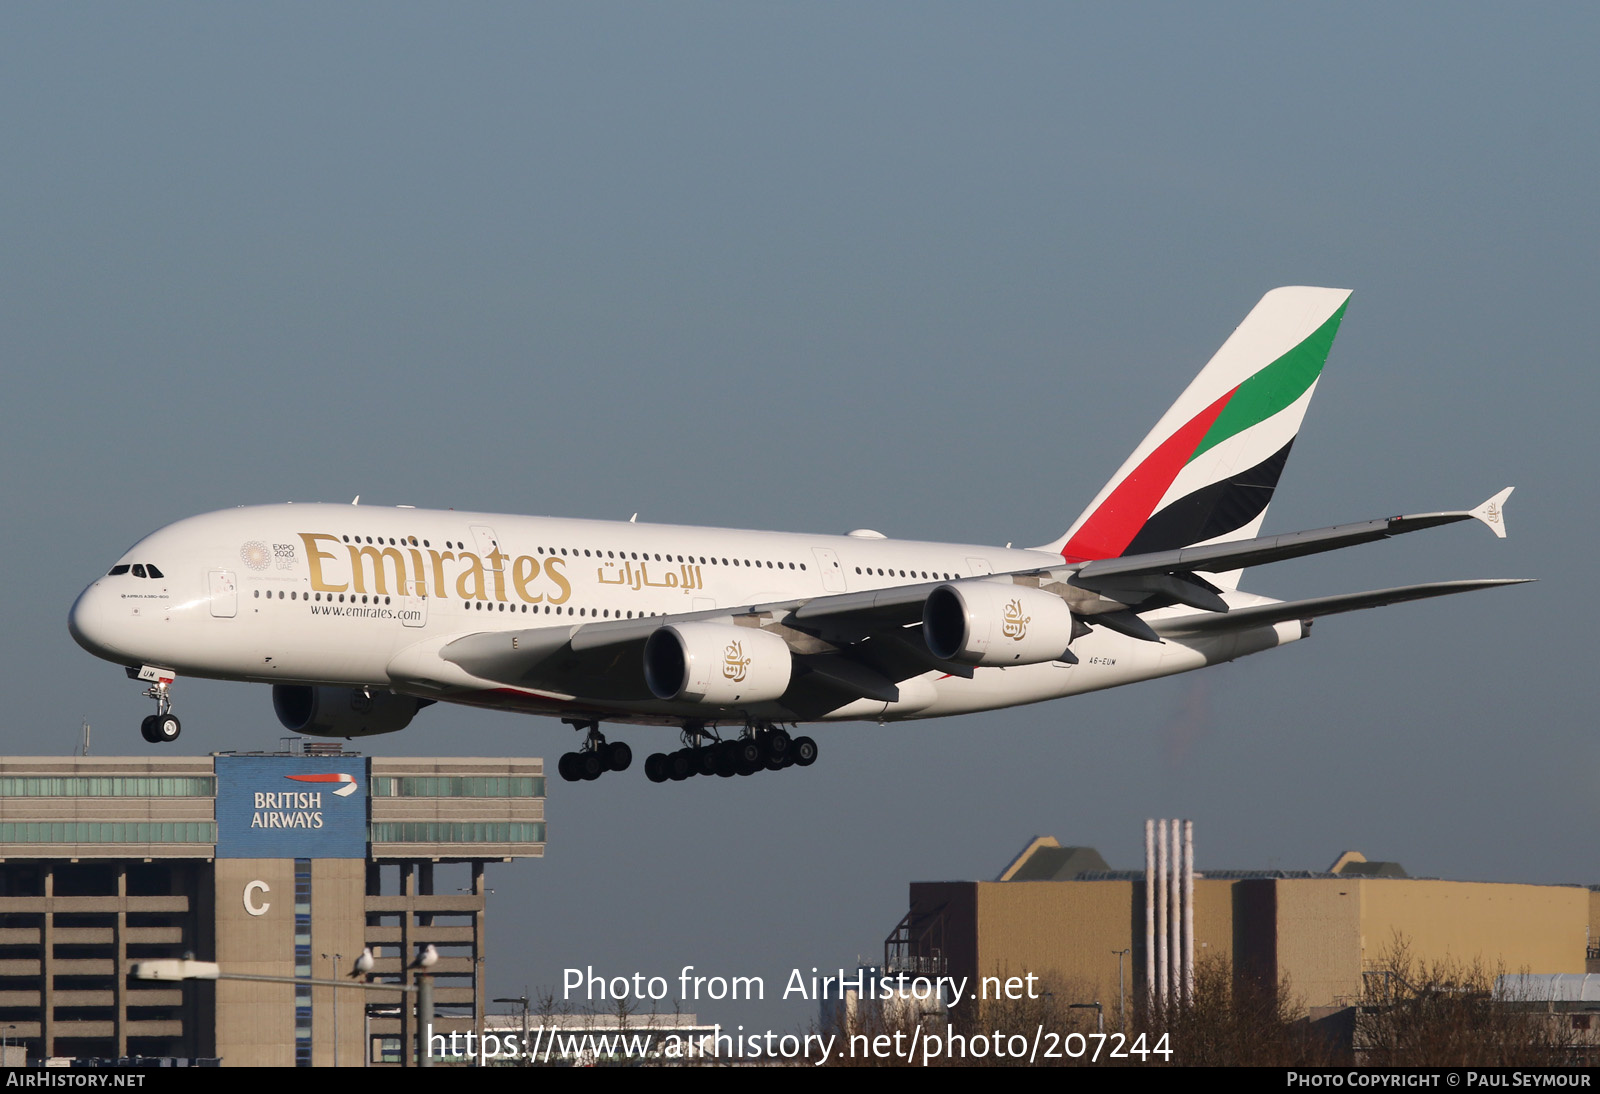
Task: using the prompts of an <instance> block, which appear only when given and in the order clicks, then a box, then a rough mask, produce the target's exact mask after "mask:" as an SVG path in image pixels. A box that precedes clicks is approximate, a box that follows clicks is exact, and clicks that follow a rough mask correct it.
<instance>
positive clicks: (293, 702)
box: [272, 684, 421, 737]
mask: <svg viewBox="0 0 1600 1094" xmlns="http://www.w3.org/2000/svg"><path fill="white" fill-rule="evenodd" d="M420 705H421V704H419V703H418V702H417V700H415V699H413V698H411V697H410V696H409V695H394V694H391V693H390V692H387V691H378V690H376V689H374V690H373V691H372V694H371V695H370V696H369V695H368V694H367V692H366V691H364V690H362V689H361V688H313V687H307V686H305V685H303V684H273V685H272V710H273V713H275V714H277V716H278V721H279V723H281V724H282V726H283V728H284V729H287V730H291V731H293V732H295V733H309V734H311V735H313V736H315V737H370V736H372V735H373V734H374V733H394V732H395V731H397V730H401V729H404V728H406V726H408V725H410V724H411V719H412V718H413V717H414V716H415V715H416V713H417V710H418V708H419V706H420Z"/></svg>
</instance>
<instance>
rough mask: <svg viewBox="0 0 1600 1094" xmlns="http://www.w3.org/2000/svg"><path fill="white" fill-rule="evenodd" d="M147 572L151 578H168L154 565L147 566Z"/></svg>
mask: <svg viewBox="0 0 1600 1094" xmlns="http://www.w3.org/2000/svg"><path fill="white" fill-rule="evenodd" d="M145 570H146V571H147V572H148V573H149V574H150V576H151V577H166V576H167V575H166V574H164V573H162V572H161V571H160V570H158V569H156V568H155V566H154V565H153V564H152V565H149V566H146V567H145Z"/></svg>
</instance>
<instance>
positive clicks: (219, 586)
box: [206, 570, 239, 619]
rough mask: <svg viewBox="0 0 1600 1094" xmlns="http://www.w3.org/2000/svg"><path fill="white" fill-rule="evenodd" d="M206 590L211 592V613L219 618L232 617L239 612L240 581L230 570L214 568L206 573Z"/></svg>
mask: <svg viewBox="0 0 1600 1094" xmlns="http://www.w3.org/2000/svg"><path fill="white" fill-rule="evenodd" d="M206 591H207V592H209V593H210V594H211V614H212V615H213V616H215V617H216V618H218V619H232V618H233V617H234V616H236V615H238V614H239V583H238V582H237V581H236V580H235V579H234V576H233V573H232V572H231V571H229V570H212V571H211V572H209V573H208V574H206Z"/></svg>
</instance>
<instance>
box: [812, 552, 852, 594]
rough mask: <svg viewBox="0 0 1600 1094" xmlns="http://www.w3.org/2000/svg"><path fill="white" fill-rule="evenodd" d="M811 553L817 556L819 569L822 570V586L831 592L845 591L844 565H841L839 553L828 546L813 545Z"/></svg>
mask: <svg viewBox="0 0 1600 1094" xmlns="http://www.w3.org/2000/svg"><path fill="white" fill-rule="evenodd" d="M811 553H812V554H813V555H815V556H816V558H817V569H818V570H821V571H822V587H823V588H824V589H826V590H828V591H829V592H830V593H842V592H844V591H845V582H844V567H843V566H841V565H839V553H838V552H837V551H833V550H830V549H829V548H827V547H813V548H811Z"/></svg>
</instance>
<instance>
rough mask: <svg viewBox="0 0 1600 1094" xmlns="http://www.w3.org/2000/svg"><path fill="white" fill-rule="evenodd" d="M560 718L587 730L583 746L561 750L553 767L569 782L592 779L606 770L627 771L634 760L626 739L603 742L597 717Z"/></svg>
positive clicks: (591, 780)
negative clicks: (560, 754)
mask: <svg viewBox="0 0 1600 1094" xmlns="http://www.w3.org/2000/svg"><path fill="white" fill-rule="evenodd" d="M562 720H563V721H564V722H566V723H567V725H569V726H571V727H572V728H573V729H578V730H587V731H588V733H587V734H586V735H585V736H584V740H583V746H582V747H581V748H579V749H578V751H576V752H566V753H563V754H562V756H561V759H560V760H559V761H558V762H557V763H556V770H557V771H559V772H561V777H562V778H563V779H566V780H567V781H568V782H569V783H575V782H580V781H582V782H593V781H594V780H595V779H598V778H599V777H600V776H601V775H604V774H605V773H606V772H607V771H626V770H628V766H629V765H630V764H632V763H633V749H631V748H629V747H628V743H627V742H626V741H612V742H610V743H609V744H608V743H606V739H605V736H604V735H603V734H602V733H601V732H600V723H599V722H598V721H589V722H586V721H583V720H582V719H579V718H564V719H562Z"/></svg>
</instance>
